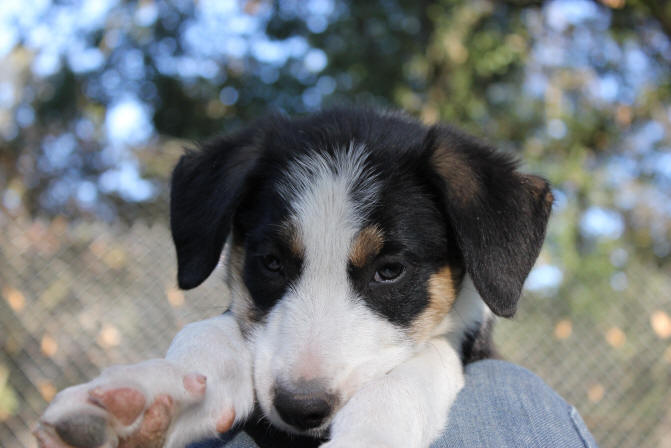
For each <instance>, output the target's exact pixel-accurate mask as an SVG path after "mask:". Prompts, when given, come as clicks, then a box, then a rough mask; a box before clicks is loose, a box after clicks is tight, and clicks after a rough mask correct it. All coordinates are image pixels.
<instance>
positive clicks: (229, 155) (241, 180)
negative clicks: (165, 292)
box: [170, 130, 261, 289]
mask: <svg viewBox="0 0 671 448" xmlns="http://www.w3.org/2000/svg"><path fill="white" fill-rule="evenodd" d="M254 134H255V133H254V132H253V131H252V130H247V131H243V132H241V133H239V134H236V135H234V136H232V137H223V138H218V139H215V140H213V141H210V142H209V143H207V144H205V145H204V146H203V147H202V148H201V149H200V150H198V151H188V152H187V153H186V154H185V155H183V156H182V158H181V159H180V160H179V163H178V164H177V166H176V167H175V170H174V171H173V173H172V186H171V191H170V228H171V231H172V239H173V241H174V243H175V249H176V250H177V283H178V285H179V287H180V288H182V289H191V288H195V287H196V286H198V285H200V284H201V283H202V282H203V281H205V279H206V278H207V277H208V276H209V275H210V274H211V273H212V271H213V270H214V268H215V267H216V266H217V263H218V262H219V257H220V256H221V251H222V249H223V247H224V243H225V242H226V238H227V237H228V234H229V232H230V230H231V223H232V220H233V216H234V214H235V211H236V208H237V207H238V204H239V203H240V201H241V198H242V196H243V194H244V191H245V188H246V183H247V180H248V178H249V177H250V174H251V172H252V170H253V169H254V167H255V166H256V163H257V161H258V159H259V155H260V152H261V150H260V148H258V147H255V145H254V137H255V135H254Z"/></svg>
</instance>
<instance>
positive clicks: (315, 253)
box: [280, 143, 378, 277]
mask: <svg viewBox="0 0 671 448" xmlns="http://www.w3.org/2000/svg"><path fill="white" fill-rule="evenodd" d="M288 173H289V174H288V176H287V178H285V179H284V182H283V183H281V185H280V194H281V195H282V196H283V198H284V199H285V200H286V201H287V202H288V203H289V204H290V207H291V209H292V219H293V220H294V222H295V224H297V227H298V229H299V232H300V237H301V240H302V243H303V246H304V247H305V250H306V253H305V260H304V263H305V267H306V268H308V269H310V270H312V269H320V268H324V267H327V268H329V269H336V266H337V269H338V271H341V270H343V272H344V270H345V269H346V267H347V258H348V256H347V254H348V251H349V246H350V244H351V241H352V239H353V238H354V235H355V234H356V232H357V231H358V230H359V229H360V228H361V226H362V224H363V222H362V221H363V218H364V217H365V216H366V213H367V212H368V211H369V209H370V208H371V207H372V206H373V205H374V203H375V199H376V194H377V191H378V185H377V182H376V175H375V173H374V171H373V170H372V169H371V168H370V167H368V166H367V156H366V152H365V148H364V146H363V145H355V144H353V143H350V145H349V147H348V148H346V149H345V150H343V151H336V152H335V154H333V155H330V154H325V153H323V152H315V153H311V154H307V155H305V156H303V157H301V158H299V159H297V160H294V161H293V162H292V163H291V164H290V165H289V169H288ZM355 197H356V199H355ZM331 277H333V276H331Z"/></svg>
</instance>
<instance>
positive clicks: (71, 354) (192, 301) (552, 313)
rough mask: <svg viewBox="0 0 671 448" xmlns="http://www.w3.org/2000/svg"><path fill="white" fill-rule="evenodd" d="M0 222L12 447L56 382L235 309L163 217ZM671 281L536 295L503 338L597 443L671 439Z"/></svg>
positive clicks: (0, 371) (4, 433)
mask: <svg viewBox="0 0 671 448" xmlns="http://www.w3.org/2000/svg"><path fill="white" fill-rule="evenodd" d="M166 214H167V213H166ZM0 225H1V226H2V231H1V232H0V287H1V291H0V293H1V294H2V299H1V300H0V328H1V330H0V346H1V348H2V350H1V351H0V446H2V447H6V448H13V447H34V446H36V444H35V442H34V441H33V439H32V436H31V434H30V431H31V428H32V427H33V426H34V424H35V422H36V419H37V418H38V416H39V415H40V414H41V412H43V410H44V408H45V406H46V404H47V403H48V402H49V400H50V399H51V398H52V397H53V396H54V395H55V393H56V392H57V391H58V390H60V389H62V388H64V387H67V386H69V385H72V384H76V383H80V382H84V381H87V380H89V379H91V378H92V377H94V376H96V375H97V374H98V373H99V371H100V370H101V369H102V368H104V367H106V366H109V365H111V364H118V363H130V362H137V361H139V360H142V359H146V358H151V357H158V356H161V355H162V354H163V353H164V351H165V349H166V348H167V346H168V344H169V343H170V340H171V339H172V337H173V335H174V334H175V333H176V332H177V331H178V329H179V328H180V327H181V326H183V325H184V324H185V323H188V322H190V321H194V320H198V319H201V318H204V317H207V316H212V315H215V314H217V313H219V312H221V311H222V310H223V309H225V308H226V305H227V301H228V292H227V290H226V288H225V286H224V284H223V282H222V281H221V279H220V278H218V277H217V276H216V275H215V276H213V277H212V278H210V279H209V280H208V281H207V282H206V284H204V285H203V286H202V287H200V288H197V290H196V291H195V292H189V293H187V294H186V295H185V294H184V293H183V292H181V291H179V290H178V289H177V288H176V286H175V263H174V250H173V248H172V243H171V239H170V235H169V231H168V229H167V228H166V226H165V225H163V224H148V223H135V224H133V225H131V226H123V225H118V224H117V225H111V224H106V223H102V222H95V221H92V222H80V221H78V222H68V221H66V220H65V219H63V218H55V219H53V220H51V221H48V220H40V219H27V218H11V219H5V221H4V222H0ZM627 274H628V275H629V276H630V277H632V278H634V277H636V276H637V275H642V274H641V273H639V272H635V271H634V272H628V273H627ZM670 290H671V281H670V280H668V279H662V280H657V281H654V282H647V283H646V284H645V289H644V290H642V291H631V290H623V291H621V292H618V293H617V294H616V293H614V292H613V291H607V292H604V294H605V295H606V296H607V297H604V298H602V299H603V300H607V301H609V302H612V304H613V306H611V307H610V308H609V310H610V311H608V312H607V313H601V314H600V317H599V318H598V319H596V318H585V317H571V315H568V316H567V314H566V310H565V307H563V306H562V304H561V299H560V298H558V299H548V298H544V297H541V296H534V295H530V294H527V295H526V296H525V297H524V298H523V301H522V305H521V307H520V311H519V313H518V315H517V316H516V317H515V318H514V319H512V320H509V321H501V322H499V324H498V327H497V331H496V340H497V343H498V345H499V347H500V350H501V352H502V353H503V354H504V356H505V357H507V358H508V359H510V360H512V361H513V362H517V363H519V364H521V365H523V366H525V367H527V368H529V369H531V370H532V371H534V372H536V373H537V374H539V375H540V376H541V377H542V378H544V379H545V381H546V382H547V383H548V384H550V385H551V386H552V387H553V388H554V389H555V390H556V391H557V392H558V393H559V394H560V395H562V396H563V397H565V398H566V400H567V401H569V402H570V403H572V404H574V405H576V406H577V408H578V409H579V410H580V412H581V413H582V415H583V417H584V419H585V421H586V422H587V424H588V426H589V427H590V429H591V430H592V431H593V433H594V435H595V437H596V439H597V441H598V442H599V444H600V446H602V447H671V339H669V338H670V337H671V322H669V317H668V314H667V313H668V312H669V298H668V297H669V291H670ZM631 297H634V298H635V299H633V300H632V299H631Z"/></svg>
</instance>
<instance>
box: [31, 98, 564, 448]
mask: <svg viewBox="0 0 671 448" xmlns="http://www.w3.org/2000/svg"><path fill="white" fill-rule="evenodd" d="M551 206H552V194H551V192H550V188H549V186H548V183H547V182H546V181H545V180H544V179H542V178H540V177H536V176H532V175H528V174H522V173H520V172H519V171H517V170H516V163H515V161H514V160H512V159H511V157H509V156H506V155H504V154H501V153H498V152H496V151H495V150H494V149H492V148H491V147H489V146H487V145H486V144H484V143H482V142H480V141H478V140H476V139H474V138H472V137H469V136H467V135H464V134H463V133H461V132H459V131H457V130H455V129H453V128H450V127H448V126H444V125H435V126H430V127H429V126H425V125H423V124H421V123H419V122H418V121H416V120H414V119H411V118H409V117H407V116H405V115H402V114H399V113H387V112H384V113H379V112H375V111H372V110H359V109H355V110H350V109H335V110H329V111H325V112H321V113H317V114H315V115H311V116H307V117H304V118H297V119H289V118H286V117H283V116H275V115H273V116H269V117H266V118H265V119H262V120H260V121H258V122H256V123H253V124H252V125H251V126H249V127H248V128H246V129H244V130H242V131H240V132H238V133H236V134H232V135H229V136H225V137H221V138H217V139H214V140H212V141H210V142H209V143H207V144H205V145H204V146H203V147H202V148H200V149H198V150H196V151H190V152H188V153H187V154H185V155H184V156H183V157H182V158H181V160H180V161H179V164H178V165H177V167H176V168H175V171H174V174H173V179H172V193H171V220H170V222H171V227H172V236H173V239H174V243H175V247H176V249H177V262H178V282H179V286H180V287H182V288H184V289H190V288H194V287H196V286H198V285H199V284H201V283H202V282H203V281H204V280H205V279H206V278H207V277H208V276H209V275H210V274H211V273H212V271H213V270H214V269H215V267H216V266H217V264H219V263H220V261H221V262H222V264H223V265H224V266H223V269H224V270H225V273H226V279H227V282H228V286H229V288H230V291H231V294H232V302H231V306H230V310H229V311H228V312H226V313H225V314H223V315H221V316H217V317H214V318H211V319H209V320H205V321H202V322H196V323H193V324H190V325H188V326H186V327H185V328H184V329H183V330H182V331H180V332H179V334H178V335H177V336H176V338H175V339H174V341H173V342H172V345H171V347H170V349H169V350H168V353H167V355H166V357H165V359H160V360H158V359H157V360H150V361H145V362H142V363H140V364H135V365H129V366H116V367H112V368H110V369H107V370H105V371H103V373H102V375H101V376H100V377H99V378H97V379H95V380H93V381H91V382H90V383H87V384H83V385H79V386H74V387H71V388H68V389H66V390H64V391H62V392H61V393H60V394H58V395H57V397H56V398H55V400H54V401H53V402H52V403H51V405H50V406H49V408H48V409H47V410H46V412H45V414H44V415H43V417H42V419H41V421H40V423H39V425H38V428H37V429H36V431H35V433H36V436H37V438H38V440H39V441H40V444H41V446H43V447H65V446H71V447H102V446H105V447H116V446H120V447H136V446H141V447H144V448H148V447H159V446H167V447H170V448H175V447H178V448H183V447H184V446H185V445H186V444H188V443H189V442H193V441H196V440H200V439H204V438H207V437H213V436H216V435H217V434H219V433H224V432H227V431H228V430H230V429H231V427H233V426H234V425H246V426H245V427H246V429H247V430H248V432H249V433H250V434H251V435H252V436H253V437H255V438H256V439H257V442H259V443H260V444H261V445H262V446H280V445H282V444H283V443H285V442H286V444H288V445H291V446H302V445H305V446H309V445H319V444H321V446H322V447H347V448H352V447H382V446H384V447H404V448H406V447H426V446H428V445H429V444H430V443H431V442H432V441H433V440H434V439H435V438H436V437H437V436H438V435H439V434H440V433H441V430H442V429H443V428H444V427H445V424H446V421H447V418H448V411H449V409H450V406H451V404H452V402H453V401H454V399H455V396H456V395H457V393H458V392H459V390H460V388H461V387H462V385H463V381H464V380H463V366H464V364H465V363H468V362H471V361H474V360H478V359H481V358H485V357H489V356H491V355H492V353H493V349H492V345H491V341H490V329H491V323H492V319H493V318H494V315H498V316H504V317H509V316H512V315H513V314H514V313H515V310H516V307H517V301H518V298H519V296H520V291H521V289H522V284H523V283H524V280H525V278H526V276H527V274H528V273H529V270H530V269H531V267H532V265H533V264H534V261H535V259H536V257H537V255H538V252H539V250H540V247H541V245H542V243H543V239H544V235H545V227H546V223H547V220H548V216H549V214H550V209H551ZM225 300H226V298H223V297H222V301H225ZM271 428H273V429H271Z"/></svg>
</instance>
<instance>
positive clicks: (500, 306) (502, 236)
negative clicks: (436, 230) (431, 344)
mask: <svg viewBox="0 0 671 448" xmlns="http://www.w3.org/2000/svg"><path fill="white" fill-rule="evenodd" d="M425 151H426V155H427V161H428V163H429V166H430V172H431V175H432V176H433V178H434V180H435V182H436V183H437V184H438V188H439V190H440V192H441V195H442V200H443V201H444V207H445V211H446V213H447V216H448V218H449V220H450V224H451V226H452V228H453V230H454V232H455V233H456V238H457V243H458V245H459V248H460V250H461V252H462V255H463V257H464V263H465V265H466V270H467V272H468V273H469V274H470V276H471V278H472V279H473V283H474V284H475V287H476V288H477V290H478V292H479V293H480V296H481V297H482V299H483V300H484V301H485V302H486V303H487V305H488V306H489V308H490V309H491V310H492V311H493V312H494V313H495V314H497V315H499V316H505V317H510V316H512V315H513V314H515V311H516V310H517V301H518V299H519V296H520V293H521V291H522V285H523V284H524V280H525V279H526V277H527V275H528V274H529V271H530V270H531V268H532V266H533V264H534V261H535V260H536V257H537V256H538V253H539V251H540V248H541V245H542V244H543V240H544V238H545V228H546V225H547V221H548V217H549V215H550V210H551V208H552V201H553V197H552V192H551V191H550V186H549V185H548V182H547V181H546V180H545V179H543V178H541V177H538V176H532V175H527V174H522V173H519V172H517V171H516V170H515V168H516V166H517V163H516V162H515V161H514V160H513V159H512V158H511V157H509V156H507V155H504V154H502V153H499V152H496V151H495V150H494V149H493V148H490V147H488V146H487V145H485V144H483V143H481V142H479V141H477V140H475V139H474V138H472V137H469V136H467V135H464V134H462V133H460V132H459V131H456V130H454V129H452V128H449V127H447V126H442V125H439V126H434V127H433V128H431V129H430V131H429V133H428V135H427V139H426V141H425Z"/></svg>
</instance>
